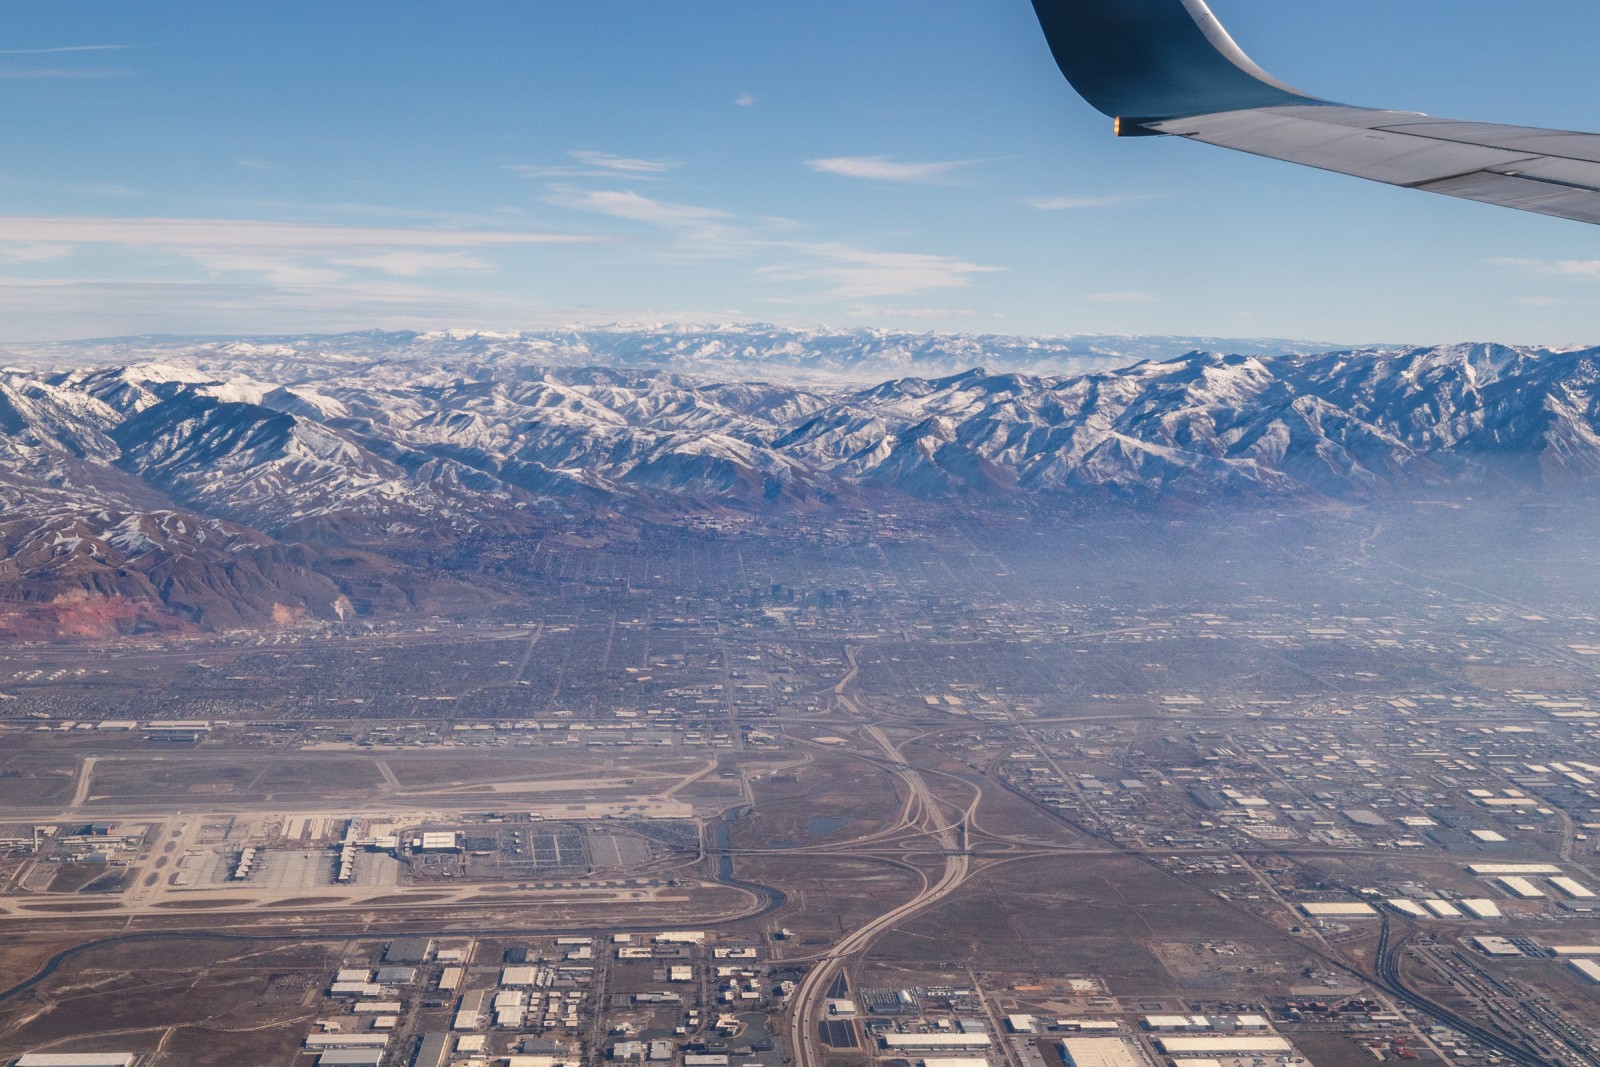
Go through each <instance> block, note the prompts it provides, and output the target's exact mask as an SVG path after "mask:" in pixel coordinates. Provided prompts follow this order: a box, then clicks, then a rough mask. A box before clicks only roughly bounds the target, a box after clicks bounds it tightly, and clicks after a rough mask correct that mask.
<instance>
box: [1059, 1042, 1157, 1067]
mask: <svg viewBox="0 0 1600 1067" xmlns="http://www.w3.org/2000/svg"><path fill="white" fill-rule="evenodd" d="M1061 1059H1062V1061H1063V1062H1065V1063H1066V1065H1067V1067H1143V1063H1142V1061H1141V1060H1140V1058H1139V1057H1138V1056H1136V1055H1134V1052H1133V1050H1132V1049H1131V1048H1129V1047H1128V1043H1127V1042H1126V1041H1124V1040H1122V1038H1120V1037H1066V1038H1062V1039H1061Z"/></svg>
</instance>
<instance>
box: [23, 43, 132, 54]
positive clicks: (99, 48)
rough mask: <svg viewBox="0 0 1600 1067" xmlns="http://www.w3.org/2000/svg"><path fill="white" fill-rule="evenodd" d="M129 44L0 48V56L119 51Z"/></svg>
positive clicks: (129, 45)
mask: <svg viewBox="0 0 1600 1067" xmlns="http://www.w3.org/2000/svg"><path fill="white" fill-rule="evenodd" d="M132 47H134V46H133V45H131V44H69V45H62V46H61V47H59V48H0V56H59V55H64V54H66V53H68V52H121V51H124V50H126V49H129V48H132Z"/></svg>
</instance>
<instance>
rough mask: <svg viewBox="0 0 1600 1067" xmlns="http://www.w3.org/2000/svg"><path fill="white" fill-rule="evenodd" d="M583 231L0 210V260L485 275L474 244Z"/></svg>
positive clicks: (564, 241)
mask: <svg viewBox="0 0 1600 1067" xmlns="http://www.w3.org/2000/svg"><path fill="white" fill-rule="evenodd" d="M595 240H597V238H595V237H592V236H589V235H584V234H561V233H536V232H527V231H514V230H467V229H442V228H440V229H434V228H414V229H405V228H400V227H378V226H311V225H302V224H296V223H281V222H263V221H258V220H249V219H181V218H103V217H88V216H56V217H41V216H0V260H3V261H5V262H8V263H15V264H27V263H44V262H50V261H53V260H58V259H63V258H66V256H68V255H70V254H71V252H72V251H73V250H75V249H77V248H78V247H80V246H107V245H120V246H123V247H126V248H138V249H156V250H159V251H162V252H165V253H168V254H171V255H173V256H177V257H179V258H181V259H185V260H188V261H189V262H191V263H193V264H196V265H198V266H199V267H200V268H201V269H202V270H205V271H207V272H209V273H211V274H232V273H246V274H254V275H258V276H259V277H260V278H261V280H263V281H265V282H267V283H269V284H273V285H279V286H313V285H324V284H329V283H332V282H336V281H340V280H342V279H344V278H346V277H348V275H349V270H350V269H351V268H356V269H365V270H370V271H376V272H379V273H382V274H387V275H390V276H393V277H402V278H413V277H420V276H423V275H428V274H460V273H482V272H485V271H487V270H488V265H487V264H485V263H484V262H483V261H482V260H480V259H478V258H476V257H475V256H473V255H471V254H470V250H472V249H486V248H496V247H500V248H504V247H515V246H529V245H572V244H582V243H588V242H592V241H595Z"/></svg>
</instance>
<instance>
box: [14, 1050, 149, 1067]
mask: <svg viewBox="0 0 1600 1067" xmlns="http://www.w3.org/2000/svg"><path fill="white" fill-rule="evenodd" d="M138 1058H139V1057H138V1056H137V1055H135V1054H134V1053H132V1052H71V1053H65V1052H30V1053H28V1054H27V1055H26V1056H23V1057H22V1058H21V1059H19V1060H18V1061H17V1064H16V1067H133V1065H134V1063H135V1062H136V1061H137V1060H138Z"/></svg>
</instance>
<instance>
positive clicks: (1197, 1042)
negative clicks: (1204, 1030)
mask: <svg viewBox="0 0 1600 1067" xmlns="http://www.w3.org/2000/svg"><path fill="white" fill-rule="evenodd" d="M1156 1045H1157V1046H1158V1047H1159V1048H1160V1049H1161V1051H1162V1052H1164V1053H1166V1054H1167V1055H1168V1056H1289V1055H1293V1054H1294V1046H1293V1045H1291V1044H1289V1042H1287V1041H1285V1040H1284V1039H1283V1038H1281V1037H1278V1036H1276V1035H1273V1034H1218V1035H1216V1036H1211V1037H1159V1038H1157V1039H1156Z"/></svg>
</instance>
